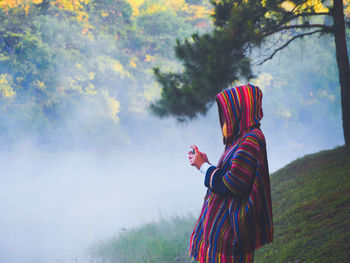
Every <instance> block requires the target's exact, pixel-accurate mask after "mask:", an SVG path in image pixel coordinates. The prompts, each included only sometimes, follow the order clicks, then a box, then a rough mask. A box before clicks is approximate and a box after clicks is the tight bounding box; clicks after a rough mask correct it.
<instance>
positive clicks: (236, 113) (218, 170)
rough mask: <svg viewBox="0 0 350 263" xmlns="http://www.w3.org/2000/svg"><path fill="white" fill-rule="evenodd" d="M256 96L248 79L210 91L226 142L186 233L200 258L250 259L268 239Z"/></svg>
mask: <svg viewBox="0 0 350 263" xmlns="http://www.w3.org/2000/svg"><path fill="white" fill-rule="evenodd" d="M261 99H262V92H261V90H260V89H259V88H258V87H256V86H253V85H250V84H247V85H242V86H238V87H235V88H231V89H228V90H225V91H223V92H221V93H219V94H218V95H217V96H216V101H217V104H218V109H219V116H220V123H221V126H223V123H226V126H227V136H226V137H225V138H224V143H225V146H226V147H225V151H224V153H223V155H222V156H221V158H220V160H219V163H218V165H217V166H211V167H210V168H209V169H208V170H207V172H206V176H205V182H204V184H205V186H206V187H207V188H208V190H207V193H206V196H205V197H204V204H203V207H202V210H201V214H200V216H199V219H198V221H197V223H196V226H195V228H194V230H193V233H192V235H191V239H190V248H189V254H190V256H192V257H193V258H194V259H195V260H198V261H199V262H200V263H221V262H225V263H233V262H253V257H254V251H255V250H256V249H258V248H260V247H261V246H263V245H264V244H267V243H270V242H272V241H273V232H274V228H273V220H272V204H271V191H270V179H269V171H268V163H267V156H266V145H265V137H264V135H263V133H262V132H261V130H260V120H261V119H262V116H263V112H262V108H261Z"/></svg>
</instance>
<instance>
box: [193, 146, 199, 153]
mask: <svg viewBox="0 0 350 263" xmlns="http://www.w3.org/2000/svg"><path fill="white" fill-rule="evenodd" d="M191 148H192V149H194V151H195V153H199V151H198V147H197V145H195V144H193V145H191Z"/></svg>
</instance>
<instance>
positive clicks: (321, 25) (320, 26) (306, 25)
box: [262, 24, 332, 38]
mask: <svg viewBox="0 0 350 263" xmlns="http://www.w3.org/2000/svg"><path fill="white" fill-rule="evenodd" d="M314 27H318V28H323V31H331V30H332V27H330V26H326V25H324V24H302V25H291V26H283V27H280V28H277V29H274V30H272V31H270V32H267V33H265V34H264V35H262V37H263V38H265V37H267V36H270V35H273V34H275V33H277V32H280V31H282V30H287V29H292V28H314Z"/></svg>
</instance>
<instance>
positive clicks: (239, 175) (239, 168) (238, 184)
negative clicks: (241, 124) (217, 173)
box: [222, 134, 260, 195]
mask: <svg viewBox="0 0 350 263" xmlns="http://www.w3.org/2000/svg"><path fill="white" fill-rule="evenodd" d="M259 148H260V147H259V138H258V136H257V135H256V134H249V135H248V136H246V137H245V139H244V141H242V142H241V144H240V146H239V148H238V149H237V150H236V152H235V153H234V155H233V157H232V163H231V169H230V170H229V171H228V172H227V173H225V174H224V175H223V178H222V180H223V183H224V185H225V186H226V187H227V188H228V189H229V191H230V192H231V193H233V194H234V195H241V194H244V193H245V192H247V191H248V190H249V188H250V186H251V185H252V183H253V179H254V175H255V171H256V168H257V164H258V158H259V157H258V156H259Z"/></svg>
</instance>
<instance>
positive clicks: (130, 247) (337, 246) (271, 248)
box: [91, 147, 350, 263]
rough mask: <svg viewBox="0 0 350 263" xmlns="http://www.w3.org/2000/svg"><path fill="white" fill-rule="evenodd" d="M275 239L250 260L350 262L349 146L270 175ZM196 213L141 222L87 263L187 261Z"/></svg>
mask: <svg viewBox="0 0 350 263" xmlns="http://www.w3.org/2000/svg"><path fill="white" fill-rule="evenodd" d="M271 190H272V202H273V215H274V225H275V235H274V242H273V243H270V244H268V245H265V246H264V247H262V248H260V249H259V250H257V251H256V260H255V262H263V263H268V262H271V263H278V262H281V263H288V262H292V263H297V262H299V263H301V262H317V263H321V262H324V263H326V262H327V263H330V262H337V263H341V262H343V263H345V262H350V149H349V148H345V147H338V148H335V149H333V150H327V151H322V152H319V153H315V154H310V155H307V156H304V157H302V158H299V159H297V160H295V161H293V162H292V163H290V164H288V165H287V166H285V167H284V168H282V169H280V170H278V171H277V172H275V173H273V174H271ZM196 217H197V215H195V216H194V217H193V216H188V217H182V218H181V217H176V218H173V219H171V220H162V221H160V222H157V223H151V224H146V225H144V226H141V227H139V228H136V229H131V230H128V231H126V232H124V233H123V234H121V235H119V236H117V237H114V238H112V239H111V240H107V241H105V242H102V243H99V244H98V245H96V246H94V247H93V248H92V249H91V257H92V262H143V263H146V262H159V263H160V262H164V263H171V262H183V263H184V262H192V261H191V259H190V258H189V257H188V256H187V249H188V242H189V237H190V234H191V232H192V229H193V227H194V224H195V222H196Z"/></svg>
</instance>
